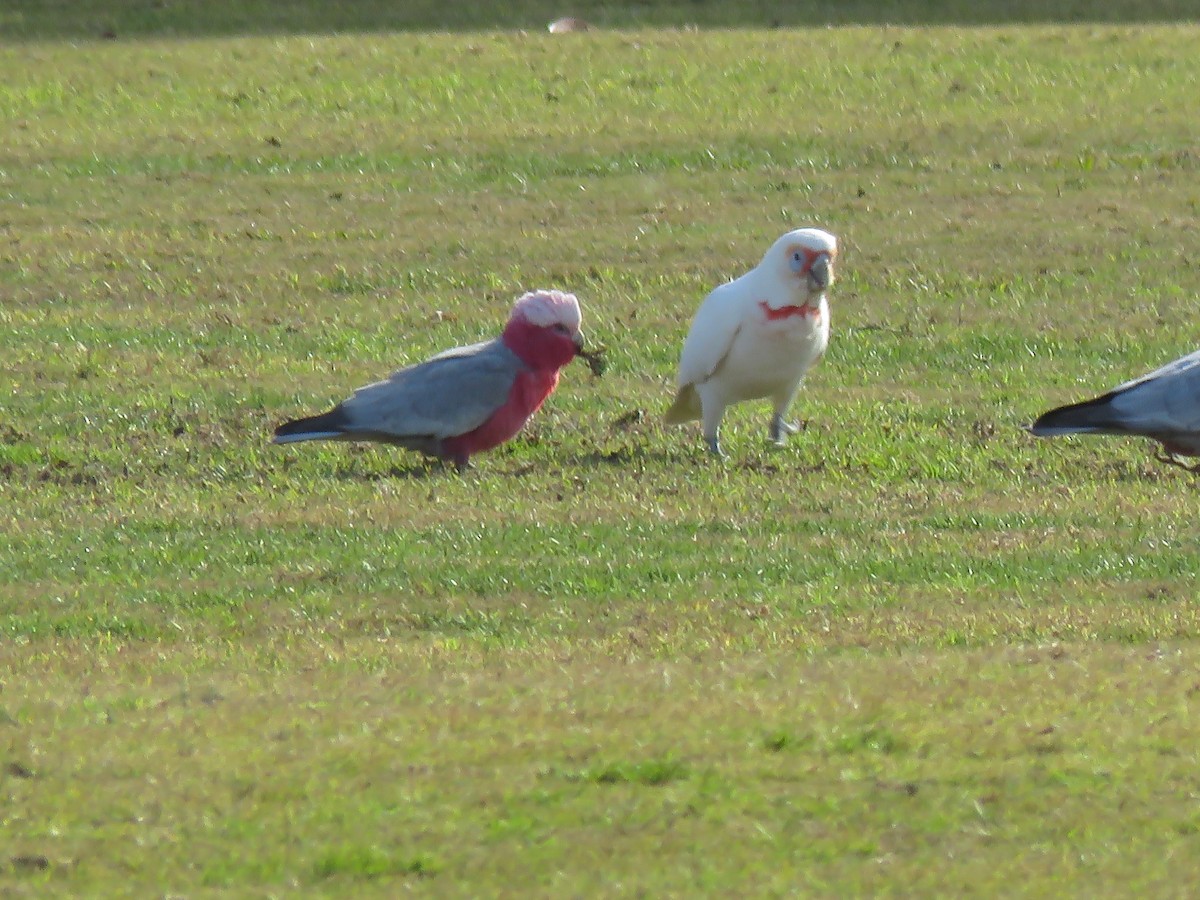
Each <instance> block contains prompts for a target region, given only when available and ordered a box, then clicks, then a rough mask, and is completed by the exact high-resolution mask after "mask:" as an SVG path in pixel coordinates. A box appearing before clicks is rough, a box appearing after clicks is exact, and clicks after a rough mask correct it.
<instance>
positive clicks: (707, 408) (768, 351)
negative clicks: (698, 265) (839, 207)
mask: <svg viewBox="0 0 1200 900" xmlns="http://www.w3.org/2000/svg"><path fill="white" fill-rule="evenodd" d="M797 252H799V253H800V254H801V255H802V257H803V258H804V259H808V260H809V261H810V262H811V259H812V258H814V257H815V256H817V255H820V254H823V255H825V257H826V258H827V260H828V263H829V266H830V269H829V271H830V277H832V262H833V259H834V258H835V257H836V255H837V240H836V238H834V236H833V235H831V234H829V233H828V232H825V231H821V230H819V229H816V228H802V229H798V230H796V231H790V232H788V233H787V234H785V235H783V236H782V237H780V238H779V239H778V240H777V241H776V242H775V243H774V244H773V245H772V246H771V249H770V250H768V251H767V253H766V255H765V256H764V257H763V259H762V262H760V263H759V264H758V265H757V266H756V267H755V268H753V269H751V270H750V271H749V272H747V273H746V274H744V275H742V276H741V277H740V278H737V279H735V280H734V281H731V282H729V283H728V284H723V285H721V286H720V287H718V288H716V289H715V290H714V291H712V293H710V294H709V295H708V296H707V297H706V298H705V300H704V302H703V303H702V304H701V305H700V308H699V309H698V310H697V311H696V315H695V318H694V319H693V320H692V325H691V329H690V330H689V332H688V336H687V339H686V340H685V341H684V345H683V353H682V354H681V356H680V360H679V376H678V386H679V393H678V395H677V396H676V400H675V404H674V405H673V406H672V408H671V410H670V411H669V412H668V414H667V421H669V422H683V421H688V420H689V419H695V418H701V417H702V418H703V419H704V432H705V437H706V438H709V439H710V441H713V442H715V440H716V431H717V428H718V427H719V425H720V420H721V417H722V415H723V414H724V411H725V408H726V407H727V406H729V405H730V404H732V403H738V402H740V401H743V400H753V399H759V398H768V399H770V400H772V402H773V403H774V409H775V413H776V414H777V415H778V416H782V415H783V414H785V413H786V412H787V409H788V407H789V406H790V405H791V402H792V399H793V398H794V397H795V395H796V392H797V390H798V389H799V387H800V383H801V381H802V380H803V378H804V375H805V373H807V372H808V370H809V369H810V368H811V367H812V366H813V364H814V363H816V362H817V360H819V359H820V358H821V355H822V354H823V353H824V352H825V348H826V347H827V346H828V344H829V306H828V303H827V302H826V300H825V296H824V289H825V286H827V285H822V286H817V284H816V283H815V282H814V281H813V280H812V279H811V277H810V276H809V275H808V274H807V273H808V268H807V264H803V267H802V268H801V265H802V263H800V262H798V263H797V264H796V266H795V267H794V266H793V265H792V264H791V259H792V256H793V254H795V253H797ZM801 310H804V312H801Z"/></svg>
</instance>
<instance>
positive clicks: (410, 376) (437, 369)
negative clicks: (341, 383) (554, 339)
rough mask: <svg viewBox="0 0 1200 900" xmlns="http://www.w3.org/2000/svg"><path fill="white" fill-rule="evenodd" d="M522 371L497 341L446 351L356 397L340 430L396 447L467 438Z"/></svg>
mask: <svg viewBox="0 0 1200 900" xmlns="http://www.w3.org/2000/svg"><path fill="white" fill-rule="evenodd" d="M524 367H525V366H524V364H523V363H522V362H521V360H520V359H519V358H518V357H517V356H516V354H515V353H513V352H512V351H511V350H509V349H508V347H506V346H505V345H504V344H503V343H501V342H500V341H488V342H486V343H483V344H475V345H473V346H471V347H460V348H457V349H455V350H449V351H446V352H445V353H441V354H439V355H438V356H435V357H433V358H432V359H429V360H427V361H425V362H423V363H419V364H418V365H415V366H409V367H408V368H406V369H401V370H400V371H398V372H395V373H394V374H392V376H391V377H389V378H388V379H387V380H385V381H377V382H375V383H374V384H369V385H367V386H366V387H362V388H359V389H358V390H357V391H355V392H354V396H353V397H350V398H349V399H347V400H346V401H344V402H343V403H342V404H341V407H340V410H341V412H342V413H343V415H344V416H345V424H344V426H343V430H344V431H345V432H346V433H347V434H348V435H353V434H356V433H361V434H362V435H363V436H364V437H366V436H368V435H369V436H373V437H374V438H375V439H377V440H392V441H395V442H396V443H408V442H410V441H411V440H413V439H417V440H420V439H424V438H430V439H433V440H435V441H436V440H441V439H444V438H450V437H456V436H458V435H460V434H466V433H467V432H469V431H473V430H475V429H476V428H478V427H479V426H480V425H482V424H483V423H484V422H486V421H487V420H488V418H489V417H490V416H491V415H492V414H493V413H494V412H496V410H497V409H499V408H500V407H501V406H503V405H504V403H505V401H506V400H507V399H508V395H509V393H510V392H511V390H512V386H513V383H514V381H515V380H516V377H517V374H518V373H519V372H520V371H521V370H522V369H523V368H524Z"/></svg>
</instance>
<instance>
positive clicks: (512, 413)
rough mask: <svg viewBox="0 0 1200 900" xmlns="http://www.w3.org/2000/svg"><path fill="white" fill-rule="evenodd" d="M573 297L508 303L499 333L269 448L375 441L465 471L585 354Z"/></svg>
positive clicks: (287, 431) (554, 294)
mask: <svg viewBox="0 0 1200 900" xmlns="http://www.w3.org/2000/svg"><path fill="white" fill-rule="evenodd" d="M580 323H581V315H580V312H579V301H578V300H577V299H576V298H575V295H574V294H566V293H563V292H561V291H533V292H531V293H528V294H525V295H524V296H523V297H521V298H520V299H519V300H517V302H516V303H515V304H513V308H512V315H511V316H510V317H509V320H508V324H507V325H505V327H504V333H503V334H502V335H501V336H500V337H499V338H496V339H494V340H491V341H485V342H483V343H479V344H472V345H471V346H469V347H458V348H457V349H454V350H447V351H445V352H444V353H439V354H438V355H437V356H434V357H432V358H431V359H428V360H426V361H425V362H423V363H418V364H416V365H412V366H409V367H407V368H404V369H401V370H400V371H398V372H396V373H394V374H393V375H392V376H391V377H390V378H388V379H387V380H386V381H377V382H375V383H374V384H369V385H367V386H366V387H362V388H359V389H358V390H357V391H355V392H354V396H352V397H350V398H349V399H347V400H344V401H343V402H341V403H339V404H338V405H337V406H335V407H334V408H333V409H332V410H330V411H329V412H327V413H323V414H321V415H319V416H311V417H309V418H306V419H297V420H295V421H292V422H286V423H284V424H283V425H280V426H279V427H278V428H276V429H275V439H274V441H273V443H276V444H289V443H294V442H297V441H319V440H342V441H377V442H381V443H386V444H395V445H397V446H400V447H405V448H407V449H409V450H416V451H418V452H419V453H423V454H425V455H426V456H431V457H434V458H437V459H444V460H449V461H451V462H453V463H454V464H455V465H457V466H458V467H459V468H464V467H466V466H467V465H468V463H469V461H470V458H471V457H472V456H473V455H475V454H476V453H481V452H483V451H484V450H490V449H492V448H493V447H496V446H499V445H500V444H502V443H504V442H505V441H507V440H509V439H510V438H512V437H513V436H515V435H516V434H517V432H519V431H520V430H521V428H522V427H523V426H524V425H525V422H526V421H528V419H529V417H530V416H532V415H533V414H534V413H535V412H537V410H538V408H539V407H541V405H542V402H543V401H544V400H545V399H546V398H547V397H549V396H550V394H551V393H552V392H553V391H554V388H555V386H557V384H558V374H559V370H560V369H561V368H562V367H563V366H565V365H566V364H567V363H569V362H570V361H571V360H573V359H574V358H575V357H576V356H578V355H580V354H581V353H583V332H582V331H581V330H580Z"/></svg>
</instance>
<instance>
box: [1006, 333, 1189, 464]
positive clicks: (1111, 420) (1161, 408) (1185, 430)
mask: <svg viewBox="0 0 1200 900" xmlns="http://www.w3.org/2000/svg"><path fill="white" fill-rule="evenodd" d="M1029 431H1030V433H1031V434H1036V435H1037V436H1038V437H1054V436H1056V435H1060V434H1135V435H1142V436H1144V437H1148V438H1153V439H1154V440H1156V441H1158V442H1160V443H1161V444H1162V446H1163V450H1164V453H1163V454H1162V455H1160V456H1159V457H1158V459H1159V460H1160V461H1162V462H1167V463H1171V464H1172V465H1177V466H1181V467H1183V468H1185V469H1190V470H1192V471H1196V470H1197V467H1196V466H1188V465H1187V464H1185V463H1183V462H1181V461H1180V460H1179V459H1178V457H1180V456H1200V350H1196V351H1195V352H1193V353H1189V354H1188V355H1187V356H1184V357H1181V358H1179V359H1177V360H1175V361H1174V362H1172V363H1168V364H1167V365H1165V366H1163V367H1162V368H1161V369H1155V370H1154V371H1153V372H1151V373H1150V374H1148V375H1143V376H1142V377H1141V378H1135V379H1134V380H1133V381H1127V382H1125V383H1124V384H1122V385H1118V386H1117V387H1115V388H1113V389H1112V390H1111V391H1109V392H1108V393H1107V394H1104V395H1103V396H1100V397H1097V398H1095V399H1094V400H1084V401H1083V402H1082V403H1071V404H1069V405H1067V406H1060V407H1058V408H1057V409H1052V410H1050V411H1049V412H1047V413H1043V414H1042V415H1041V416H1039V417H1038V420H1037V421H1036V422H1034V423H1033V424H1032V425H1030V426H1029Z"/></svg>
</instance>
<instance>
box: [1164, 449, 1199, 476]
mask: <svg viewBox="0 0 1200 900" xmlns="http://www.w3.org/2000/svg"><path fill="white" fill-rule="evenodd" d="M1154 458H1155V459H1156V460H1158V461H1159V462H1161V463H1166V464H1167V465H1169V466H1176V467H1178V468H1180V469H1183V471H1185V472H1191V473H1192V474H1193V475H1200V463H1195V464H1194V465H1189V464H1188V463H1186V462H1184V461H1183V460H1182V459H1180V458H1179V457H1178V456H1176V455H1175V454H1174V453H1167V452H1159V453H1156V454H1154Z"/></svg>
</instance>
